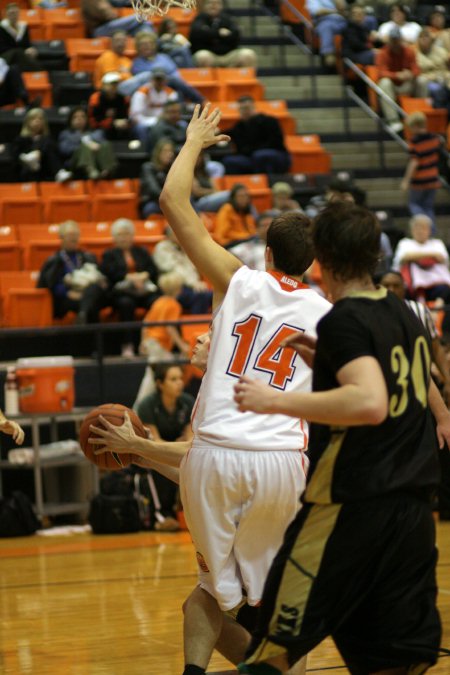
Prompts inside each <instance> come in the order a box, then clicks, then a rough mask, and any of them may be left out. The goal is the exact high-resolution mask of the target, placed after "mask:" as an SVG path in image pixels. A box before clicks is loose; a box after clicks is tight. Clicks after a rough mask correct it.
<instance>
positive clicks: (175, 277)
mask: <svg viewBox="0 0 450 675" xmlns="http://www.w3.org/2000/svg"><path fill="white" fill-rule="evenodd" d="M158 286H159V287H160V289H161V290H162V292H163V293H164V295H170V296H171V297H175V296H176V295H178V293H179V292H180V291H181V287H182V286H183V279H182V277H181V276H180V275H179V274H178V273H177V272H166V273H165V274H161V276H160V277H159V279H158Z"/></svg>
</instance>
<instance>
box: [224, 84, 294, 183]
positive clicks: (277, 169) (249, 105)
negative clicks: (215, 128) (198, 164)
mask: <svg viewBox="0 0 450 675" xmlns="http://www.w3.org/2000/svg"><path fill="white" fill-rule="evenodd" d="M238 104H239V115H240V120H239V121H238V122H236V124H235V125H234V126H233V127H231V128H230V129H227V130H226V131H225V132H224V133H226V134H228V135H229V136H230V137H231V142H232V145H233V146H234V148H235V154H232V155H227V156H226V157H224V158H223V164H224V165H225V170H226V173H230V174H243V173H285V172H286V171H288V170H289V167H290V165H291V157H290V155H289V153H288V151H287V150H286V147H285V145H284V140H283V132H282V130H281V127H280V124H279V122H278V120H277V119H276V118H275V117H272V116H271V115H265V114H263V113H258V112H257V111H256V107H255V101H254V99H253V98H252V96H241V98H240V99H239V100H238Z"/></svg>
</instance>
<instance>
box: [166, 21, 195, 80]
mask: <svg viewBox="0 0 450 675" xmlns="http://www.w3.org/2000/svg"><path fill="white" fill-rule="evenodd" d="M158 51H159V52H161V53H162V54H167V55H168V56H170V58H171V59H173V60H174V61H175V63H176V64H177V66H178V68H194V61H193V59H192V53H191V43H190V42H189V40H188V39H187V38H186V37H184V35H182V34H181V33H179V32H178V26H177V22H176V21H175V19H172V18H171V17H166V18H165V19H163V20H162V21H161V23H160V26H159V29H158Z"/></svg>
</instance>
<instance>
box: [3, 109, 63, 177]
mask: <svg viewBox="0 0 450 675" xmlns="http://www.w3.org/2000/svg"><path fill="white" fill-rule="evenodd" d="M11 152H12V156H13V158H14V163H15V165H16V167H17V170H18V174H19V178H20V180H22V181H41V180H48V181H53V180H56V181H60V182H62V181H65V180H69V178H71V177H72V174H71V173H70V172H69V171H66V170H65V169H63V167H62V163H61V159H60V157H59V155H58V149H57V146H56V143H55V142H54V140H53V139H52V137H51V136H50V133H49V129H48V121H47V116H46V114H45V112H44V110H42V109H41V108H33V109H32V110H29V111H28V112H27V114H26V115H25V118H24V121H23V125H22V129H21V132H20V135H19V136H18V137H17V138H16V139H15V140H14V141H13V144H12V149H11Z"/></svg>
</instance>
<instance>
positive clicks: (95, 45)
mask: <svg viewBox="0 0 450 675" xmlns="http://www.w3.org/2000/svg"><path fill="white" fill-rule="evenodd" d="M108 46H109V38H107V37H100V38H94V39H87V38H70V39H68V40H66V52H67V56H68V57H69V59H70V65H69V68H70V70H71V71H72V72H77V71H82V72H86V73H93V72H94V68H95V62H96V60H97V59H98V57H99V56H100V55H101V54H102V53H103V52H104V50H105V49H108Z"/></svg>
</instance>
